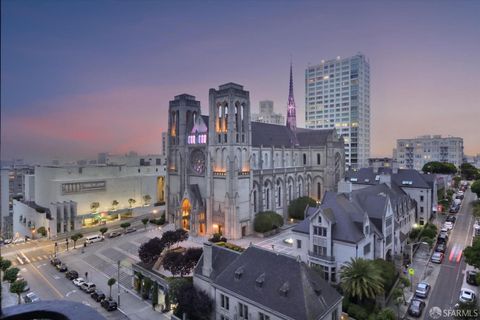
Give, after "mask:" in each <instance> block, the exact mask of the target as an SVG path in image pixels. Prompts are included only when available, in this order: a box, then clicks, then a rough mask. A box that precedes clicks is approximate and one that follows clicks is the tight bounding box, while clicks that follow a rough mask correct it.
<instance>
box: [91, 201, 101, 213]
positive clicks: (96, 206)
mask: <svg viewBox="0 0 480 320" xmlns="http://www.w3.org/2000/svg"><path fill="white" fill-rule="evenodd" d="M99 207H100V203H98V202H92V203H91V204H90V209H92V211H93V212H97V209H98V208H99Z"/></svg>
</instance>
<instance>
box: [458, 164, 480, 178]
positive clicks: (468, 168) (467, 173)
mask: <svg viewBox="0 0 480 320" xmlns="http://www.w3.org/2000/svg"><path fill="white" fill-rule="evenodd" d="M460 172H461V173H462V178H463V179H465V180H475V179H480V173H479V172H478V169H477V168H475V167H474V166H473V165H471V164H470V163H462V164H461V165H460Z"/></svg>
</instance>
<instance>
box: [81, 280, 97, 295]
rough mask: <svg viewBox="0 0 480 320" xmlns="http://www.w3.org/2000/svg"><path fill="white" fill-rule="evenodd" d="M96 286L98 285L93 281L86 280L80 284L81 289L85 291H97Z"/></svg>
mask: <svg viewBox="0 0 480 320" xmlns="http://www.w3.org/2000/svg"><path fill="white" fill-rule="evenodd" d="M96 288H97V286H96V285H95V283H93V282H84V283H82V285H81V286H80V289H81V290H82V291H85V292H86V293H92V292H93V291H95V289H96Z"/></svg>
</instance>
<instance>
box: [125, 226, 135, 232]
mask: <svg viewBox="0 0 480 320" xmlns="http://www.w3.org/2000/svg"><path fill="white" fill-rule="evenodd" d="M135 231H137V229H135V228H134V227H128V228H127V229H125V233H132V232H135Z"/></svg>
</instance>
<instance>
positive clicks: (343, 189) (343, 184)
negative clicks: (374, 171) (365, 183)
mask: <svg viewBox="0 0 480 320" xmlns="http://www.w3.org/2000/svg"><path fill="white" fill-rule="evenodd" d="M351 192H352V183H351V182H350V181H345V180H343V179H342V180H340V181H339V182H338V193H348V194H350V193H351Z"/></svg>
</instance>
